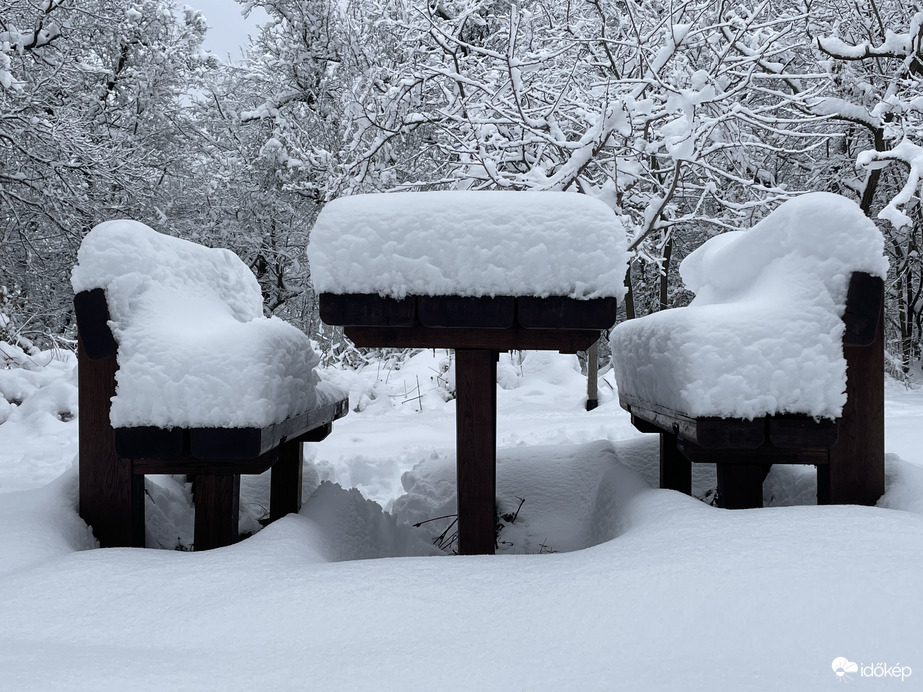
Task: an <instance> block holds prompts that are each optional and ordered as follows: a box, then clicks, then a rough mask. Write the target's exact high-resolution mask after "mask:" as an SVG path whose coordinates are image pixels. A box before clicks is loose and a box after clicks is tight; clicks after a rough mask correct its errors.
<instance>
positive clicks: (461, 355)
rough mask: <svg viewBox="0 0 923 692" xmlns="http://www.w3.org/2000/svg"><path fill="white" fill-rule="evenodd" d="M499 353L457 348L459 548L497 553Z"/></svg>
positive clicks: (475, 552) (463, 552) (466, 552)
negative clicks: (497, 389)
mask: <svg viewBox="0 0 923 692" xmlns="http://www.w3.org/2000/svg"><path fill="white" fill-rule="evenodd" d="M497 355H498V354H497V352H496V351H489V350H486V349H457V350H456V351H455V387H456V399H455V405H456V412H455V417H456V419H455V426H456V427H455V434H456V473H457V487H458V552H459V553H460V554H461V555H493V554H494V551H495V549H496V523H497V517H496V511H497V391H496V388H497Z"/></svg>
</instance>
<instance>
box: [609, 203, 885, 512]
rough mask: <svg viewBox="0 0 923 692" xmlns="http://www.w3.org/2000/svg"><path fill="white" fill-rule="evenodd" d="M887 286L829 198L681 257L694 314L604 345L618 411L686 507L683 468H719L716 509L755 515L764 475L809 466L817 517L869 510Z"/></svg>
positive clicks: (670, 314) (639, 327) (879, 263)
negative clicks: (834, 510)
mask: <svg viewBox="0 0 923 692" xmlns="http://www.w3.org/2000/svg"><path fill="white" fill-rule="evenodd" d="M886 271H887V260H886V259H885V258H884V256H883V240H882V236H881V233H880V232H879V231H878V230H877V229H876V227H875V225H874V224H873V223H872V222H871V221H870V220H869V219H867V218H866V217H865V216H864V215H863V214H862V212H861V211H860V210H859V208H858V206H857V205H855V204H854V203H853V202H851V201H849V200H847V199H845V198H843V197H840V196H837V195H833V194H829V193H812V194H808V195H804V196H801V197H798V198H796V199H793V200H790V201H788V202H786V203H784V204H783V205H781V206H780V207H779V208H778V209H776V210H775V211H773V212H772V213H771V214H770V215H769V216H767V217H766V218H765V219H764V220H762V221H760V222H759V223H758V224H756V225H755V226H754V227H753V228H752V229H750V230H749V231H737V232H732V233H725V234H723V235H720V236H717V237H714V238H712V239H710V240H709V241H707V242H706V243H705V244H704V245H703V246H702V247H700V248H699V249H698V250H696V251H695V252H693V253H692V254H690V255H689V257H687V258H686V260H685V261H684V262H683V263H682V265H681V266H680V273H681V275H682V277H683V281H684V282H685V284H686V286H687V287H688V288H689V289H690V290H692V291H694V292H695V293H696V297H695V299H694V300H693V301H692V303H691V304H690V305H689V306H688V307H685V308H677V309H672V310H664V311H662V312H659V313H654V314H652V315H648V316H646V317H643V318H639V319H635V320H630V321H628V322H625V323H623V324H620V325H618V326H617V327H616V328H615V329H614V330H613V332H612V336H611V344H612V353H613V358H614V362H613V367H614V370H615V373H616V378H617V382H618V391H619V400H620V403H621V405H622V407H623V408H625V409H627V410H628V411H629V412H630V413H631V415H632V421H633V422H634V424H635V426H636V427H637V428H638V429H639V430H641V431H643V432H659V433H660V435H661V451H660V484H661V487H664V488H672V489H675V490H681V491H683V492H686V493H689V492H690V490H691V466H690V462H713V463H717V470H718V501H719V503H720V504H721V505H722V506H724V507H730V508H739V507H754V506H762V482H763V480H764V478H765V476H766V473H768V470H769V468H770V466H771V465H772V464H774V463H796V464H816V465H817V468H818V501H819V502H822V503H837V504H852V503H856V504H869V505H870V504H874V503H875V502H876V501H877V500H878V498H879V497H880V496H881V494H882V492H883V491H884V418H883V407H884V398H883V397H884V391H883V390H884V355H883V353H884V352H883V318H882V305H883V282H882V279H883V277H884V276H885V274H886Z"/></svg>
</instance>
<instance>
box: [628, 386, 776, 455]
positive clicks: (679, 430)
mask: <svg viewBox="0 0 923 692" xmlns="http://www.w3.org/2000/svg"><path fill="white" fill-rule="evenodd" d="M619 403H620V404H621V406H622V408H624V409H626V410H627V411H629V412H630V413H631V415H632V416H633V417H634V418H637V419H640V420H643V421H646V422H647V423H650V424H651V425H652V426H654V427H655V428H657V429H658V430H661V431H665V432H670V433H673V434H674V435H676V436H677V437H679V438H680V439H681V440H686V441H689V442H692V443H694V444H696V445H698V446H700V447H708V448H714V449H725V448H728V447H734V448H738V449H756V448H757V447H760V446H761V445H762V444H763V441H764V440H765V437H766V435H765V428H766V425H765V420H764V419H762V418H755V419H754V420H752V421H750V420H741V419H738V418H714V417H710V416H705V417H699V418H693V417H691V416H687V415H686V414H683V413H679V412H677V411H674V410H672V409H669V408H667V407H665V406H659V405H657V404H652V403H650V402H646V401H641V400H639V399H636V398H635V397H631V396H628V395H625V394H619Z"/></svg>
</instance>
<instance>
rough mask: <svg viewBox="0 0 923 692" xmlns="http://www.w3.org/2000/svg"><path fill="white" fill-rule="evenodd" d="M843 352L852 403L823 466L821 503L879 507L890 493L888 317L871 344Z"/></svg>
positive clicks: (820, 470)
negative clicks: (887, 484) (886, 375)
mask: <svg viewBox="0 0 923 692" xmlns="http://www.w3.org/2000/svg"><path fill="white" fill-rule="evenodd" d="M843 351H844V355H845V356H846V397H847V399H846V405H845V406H844V407H843V416H842V418H841V419H840V424H839V434H838V436H837V441H836V444H835V445H834V446H833V447H832V448H831V450H830V462H829V463H828V464H826V465H824V466H818V468H817V502H818V503H819V504H837V505H842V504H857V505H874V504H875V503H876V502H878V499H879V498H880V497H881V496H882V494H883V493H884V491H885V456H884V454H885V424H884V408H885V405H884V367H885V365H884V319H879V321H878V336H877V337H876V339H875V342H874V343H873V344H872V345H871V346H845V347H844V349H843Z"/></svg>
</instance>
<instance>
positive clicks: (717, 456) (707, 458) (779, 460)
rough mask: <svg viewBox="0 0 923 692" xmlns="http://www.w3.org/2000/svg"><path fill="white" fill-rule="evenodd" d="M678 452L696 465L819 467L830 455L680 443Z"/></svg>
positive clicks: (808, 450)
mask: <svg viewBox="0 0 923 692" xmlns="http://www.w3.org/2000/svg"><path fill="white" fill-rule="evenodd" d="M679 447H680V451H682V453H683V455H684V456H685V457H686V458H687V459H689V460H690V461H693V462H695V463H697V464H732V465H733V464H809V465H813V466H821V465H826V464H827V463H829V459H830V453H829V450H826V449H781V448H779V447H772V446H770V445H768V444H767V445H763V446H761V447H757V448H756V449H737V448H733V447H731V448H725V449H706V448H705V447H699V446H698V445H696V444H694V443H692V442H688V441H681V442H680V443H679Z"/></svg>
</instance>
